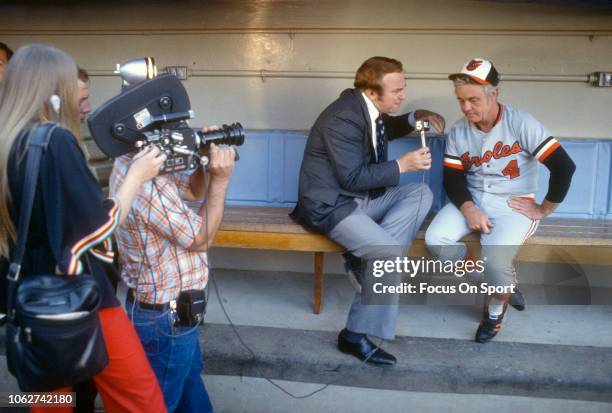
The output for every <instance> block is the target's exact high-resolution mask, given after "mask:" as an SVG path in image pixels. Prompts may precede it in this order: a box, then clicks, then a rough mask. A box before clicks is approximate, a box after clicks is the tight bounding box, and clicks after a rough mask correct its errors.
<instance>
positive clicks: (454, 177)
mask: <svg viewBox="0 0 612 413" xmlns="http://www.w3.org/2000/svg"><path fill="white" fill-rule="evenodd" d="M443 163H444V172H443V184H444V189H445V190H446V195H447V196H448V199H449V200H450V201H451V202H452V203H453V204H454V205H455V206H456V207H457V208H461V205H463V204H464V203H465V202H467V201H472V194H471V193H470V191H469V189H468V186H467V179H466V177H465V170H464V166H463V163H462V162H461V159H460V158H459V157H458V156H453V155H449V154H444V161H443Z"/></svg>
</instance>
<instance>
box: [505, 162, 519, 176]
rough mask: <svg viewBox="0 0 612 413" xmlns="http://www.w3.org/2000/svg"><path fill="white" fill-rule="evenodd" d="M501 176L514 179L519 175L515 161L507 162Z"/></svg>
mask: <svg viewBox="0 0 612 413" xmlns="http://www.w3.org/2000/svg"><path fill="white" fill-rule="evenodd" d="M502 174H504V175H505V176H507V177H508V178H510V179H514V178H516V177H517V176H519V175H520V174H521V170H520V169H519V167H518V162H517V161H516V159H514V160H512V161H510V162H508V165H506V167H505V168H504V169H503V170H502Z"/></svg>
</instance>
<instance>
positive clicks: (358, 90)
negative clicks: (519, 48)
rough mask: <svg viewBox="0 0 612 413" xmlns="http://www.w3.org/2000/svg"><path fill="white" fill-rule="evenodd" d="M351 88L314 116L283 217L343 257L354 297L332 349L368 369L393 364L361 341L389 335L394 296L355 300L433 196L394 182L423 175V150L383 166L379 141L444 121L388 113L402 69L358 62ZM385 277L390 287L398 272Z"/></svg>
mask: <svg viewBox="0 0 612 413" xmlns="http://www.w3.org/2000/svg"><path fill="white" fill-rule="evenodd" d="M354 85H355V88H354V89H347V90H345V91H343V92H342V93H341V94H340V97H339V98H338V99H337V100H336V101H334V102H333V103H332V104H331V105H329V106H328V107H327V108H326V109H325V110H324V111H323V113H321V115H320V116H319V118H318V119H317V121H316V122H315V124H314V126H313V127H312V129H311V131H310V135H309V137H308V141H307V143H306V148H305V150H304V158H303V160H302V165H301V169H300V182H299V196H298V203H297V206H296V208H295V210H294V211H293V212H292V213H291V217H292V218H293V219H294V220H295V221H297V222H299V223H301V224H303V225H305V226H306V227H308V228H310V229H313V230H315V231H317V232H320V233H322V234H325V235H327V236H328V237H330V238H331V239H333V240H334V241H336V242H338V243H339V244H340V245H342V246H344V247H345V248H346V249H347V251H348V252H347V253H346V254H345V260H346V268H347V272H348V273H349V275H352V276H353V277H354V278H356V280H357V282H358V284H357V289H358V291H357V293H356V294H355V298H354V299H353V303H352V305H351V309H350V311H349V315H348V319H347V323H346V328H345V329H343V330H342V331H341V332H340V334H339V336H338V349H339V350H340V351H342V352H344V353H348V354H352V355H354V356H356V357H358V358H360V359H361V360H365V361H367V362H369V363H373V364H381V365H393V364H395V362H396V358H395V357H394V356H393V355H391V354H389V353H387V352H385V351H384V350H382V349H381V348H379V347H378V346H376V345H375V344H374V343H373V342H372V341H371V340H370V339H369V338H368V337H367V335H370V336H376V337H379V338H382V339H392V338H394V337H395V324H396V319H397V302H398V298H399V297H398V296H397V295H392V296H390V297H386V301H385V305H378V304H377V305H372V304H368V302H367V299H366V300H362V299H363V298H365V297H366V295H367V294H368V293H369V292H370V291H369V290H368V289H367V288H365V286H366V284H367V282H368V280H369V278H368V269H369V268H371V263H372V262H373V261H375V260H380V259H394V257H398V256H405V254H406V252H407V250H408V247H409V246H410V244H411V243H412V240H413V239H414V236H415V234H416V231H417V230H418V229H419V227H420V226H421V223H422V222H423V220H424V219H425V216H426V215H427V212H428V211H429V209H430V207H431V202H432V198H433V197H432V193H431V191H430V190H429V188H428V187H427V186H426V185H424V184H420V183H410V184H404V185H400V183H399V179H400V174H401V173H405V172H416V171H425V170H428V169H430V167H431V154H430V153H429V149H427V148H421V149H418V150H416V151H413V152H408V153H405V154H404V155H402V156H401V157H399V158H398V159H394V160H388V159H387V153H388V151H387V140H390V139H394V138H398V137H401V136H405V135H406V134H408V133H410V132H411V131H413V130H414V124H415V120H428V121H429V122H430V124H431V125H432V126H433V128H434V129H435V130H436V131H437V132H440V133H442V132H443V131H444V119H443V118H442V117H441V116H440V115H438V114H436V113H433V112H430V111H427V110H417V111H416V112H414V113H409V114H405V115H401V116H390V115H389V114H390V113H394V112H397V111H398V110H399V109H400V105H401V103H402V101H403V100H404V99H405V97H406V96H405V91H404V89H405V87H406V81H405V79H404V73H403V67H402V64H401V62H399V61H397V60H395V59H390V58H386V57H372V58H370V59H368V60H366V61H365V62H364V63H363V64H362V65H361V67H360V68H359V69H358V70H357V73H356V75H355V82H354ZM362 264H364V265H362ZM386 278H387V280H390V282H392V283H397V282H398V281H399V274H398V273H395V274H389V275H388V276H386ZM361 285H363V286H364V288H363V289H361V288H360V286H361Z"/></svg>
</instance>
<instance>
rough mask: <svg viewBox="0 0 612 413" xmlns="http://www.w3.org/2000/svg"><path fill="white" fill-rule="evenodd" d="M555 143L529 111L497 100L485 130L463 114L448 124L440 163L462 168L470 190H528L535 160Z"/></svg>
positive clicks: (517, 192) (533, 187)
mask: <svg viewBox="0 0 612 413" xmlns="http://www.w3.org/2000/svg"><path fill="white" fill-rule="evenodd" d="M559 146H560V145H559V142H558V141H557V140H556V139H555V138H553V137H551V136H550V133H549V132H548V131H547V130H546V128H544V126H542V124H541V123H540V122H538V121H537V120H536V119H535V118H534V117H533V116H531V115H530V114H529V113H527V112H525V111H522V110H520V109H516V108H513V107H511V106H507V105H502V104H500V110H499V115H498V116H497V119H496V121H495V126H493V129H491V130H490V131H489V132H482V131H481V130H479V129H478V128H477V127H476V126H475V125H474V124H472V123H470V122H469V121H468V120H467V119H466V118H465V117H464V118H462V119H461V120H459V121H457V122H456V123H455V124H454V125H453V126H452V128H451V130H450V132H449V136H448V140H447V142H446V151H445V154H444V166H445V167H449V168H454V169H460V170H463V171H465V172H466V179H467V184H468V188H469V190H470V192H474V191H475V190H476V191H483V192H487V193H491V194H509V195H524V194H530V193H535V192H536V191H537V189H538V188H537V186H538V177H537V166H538V165H537V161H540V162H543V161H544V160H545V159H546V158H547V157H548V156H550V154H551V153H553V152H554V151H555V150H556V149H557V148H558V147H559Z"/></svg>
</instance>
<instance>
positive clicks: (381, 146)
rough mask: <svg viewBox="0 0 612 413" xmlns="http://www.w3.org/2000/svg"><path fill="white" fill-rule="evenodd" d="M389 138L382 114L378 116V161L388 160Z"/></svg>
mask: <svg viewBox="0 0 612 413" xmlns="http://www.w3.org/2000/svg"><path fill="white" fill-rule="evenodd" d="M386 146H387V139H386V137H385V125H384V123H383V119H382V114H381V115H378V117H377V118H376V162H377V163H381V162H385V161H386V160H387V156H386V151H385V149H386Z"/></svg>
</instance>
